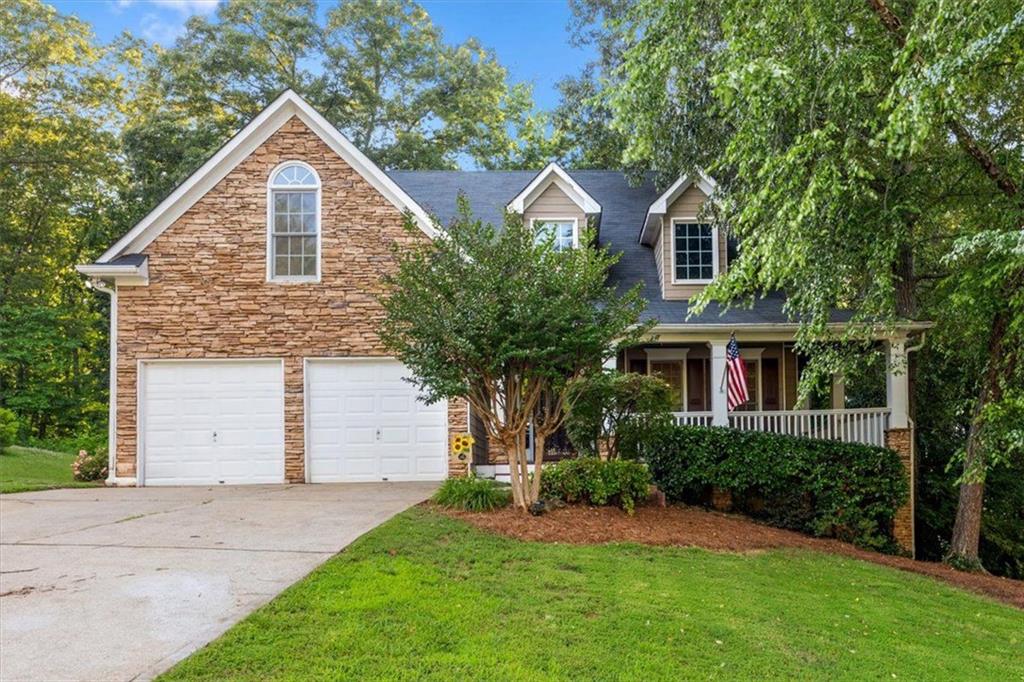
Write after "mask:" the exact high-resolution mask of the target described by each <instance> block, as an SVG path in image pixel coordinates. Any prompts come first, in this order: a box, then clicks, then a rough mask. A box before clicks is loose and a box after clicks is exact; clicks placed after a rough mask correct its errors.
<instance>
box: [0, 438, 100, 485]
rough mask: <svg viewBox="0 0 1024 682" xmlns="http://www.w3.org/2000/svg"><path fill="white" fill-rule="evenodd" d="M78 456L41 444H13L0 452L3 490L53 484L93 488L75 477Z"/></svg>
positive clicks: (0, 477)
mask: <svg viewBox="0 0 1024 682" xmlns="http://www.w3.org/2000/svg"><path fill="white" fill-rule="evenodd" d="M74 461H75V456H74V455H71V454H68V453H66V452H53V451H52V450H40V449H38V448H23V447H19V446H17V445H14V446H11V447H9V448H7V449H6V450H3V451H2V452H0V493H23V492H26V491H29V490H47V489H49V488H90V487H93V486H96V485H100V484H99V483H83V482H81V481H76V480H75V479H73V478H72V477H71V463H72V462H74Z"/></svg>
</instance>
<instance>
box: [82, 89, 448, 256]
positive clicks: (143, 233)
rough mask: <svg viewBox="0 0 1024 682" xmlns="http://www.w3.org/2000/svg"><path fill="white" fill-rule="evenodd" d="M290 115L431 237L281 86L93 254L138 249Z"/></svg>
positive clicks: (391, 185) (367, 164)
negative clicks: (183, 177)
mask: <svg viewBox="0 0 1024 682" xmlns="http://www.w3.org/2000/svg"><path fill="white" fill-rule="evenodd" d="M293 116H295V117H298V118H299V119H300V120H301V121H302V122H303V123H304V124H305V125H306V126H307V127H308V128H309V129H310V130H312V131H313V132H314V133H315V134H316V135H317V136H318V137H319V138H320V139H321V140H323V141H324V142H325V143H326V144H327V146H329V147H330V148H331V149H333V150H334V152H335V153H337V154H338V156H340V157H341V158H342V159H344V160H345V162H346V163H348V164H349V165H350V166H351V167H352V168H353V170H355V171H356V172H357V173H359V175H361V176H362V177H363V178H364V179H365V180H366V181H367V182H368V183H370V185H371V186H372V187H373V188H374V189H376V190H377V191H378V192H380V194H381V195H382V196H384V198H385V199H387V200H388V201H389V202H391V203H392V204H393V205H394V206H395V207H396V208H398V209H399V210H400V211H403V212H404V211H408V212H410V213H411V214H412V216H413V219H414V220H415V221H416V224H417V225H418V226H419V228H420V229H421V230H423V232H424V233H425V234H426V235H427V236H429V237H435V236H436V231H435V229H434V226H433V223H432V222H431V220H430V218H429V216H428V215H427V213H426V212H425V211H424V210H423V209H422V208H421V207H420V206H419V205H418V204H417V203H416V202H415V201H414V200H413V199H412V197H410V196H409V195H408V194H406V193H405V191H404V190H403V189H402V188H401V187H399V186H398V185H397V184H396V183H395V181H394V180H392V179H391V178H390V177H389V176H388V175H387V173H385V172H384V171H383V170H381V168H380V167H379V166H377V164H375V163H374V162H373V161H371V160H370V159H369V158H368V157H367V156H366V155H365V154H363V153H362V152H361V151H359V150H358V149H357V148H356V147H355V145H353V144H352V143H351V142H350V141H349V140H348V138H346V137H345V136H344V135H342V134H341V132H339V131H338V129H337V128H335V127H334V126H333V125H331V123H330V122H329V121H327V119H325V118H324V117H323V116H321V115H320V114H319V113H318V112H317V111H316V110H315V109H313V107H311V106H310V105H309V103H308V102H306V100H304V99H302V98H301V97H299V95H298V94H296V93H295V92H294V91H292V90H286V91H284V92H283V93H281V95H279V96H278V97H277V99H275V100H274V101H273V102H271V103H270V104H269V105H267V107H266V108H264V109H263V111H261V112H260V113H259V114H258V115H257V116H256V117H255V118H254V119H252V120H251V121H249V123H248V124H246V126H245V127H243V128H242V129H241V130H240V131H238V132H237V133H236V134H235V135H234V137H232V138H231V139H230V140H228V142H227V143H226V144H225V145H224V146H223V147H221V148H220V149H219V150H218V151H217V153H216V154H214V155H213V156H212V157H210V158H209V159H208V160H207V161H206V163H204V164H203V165H202V166H200V167H199V170H197V171H195V172H194V173H192V175H190V176H189V177H188V178H187V179H186V180H185V181H184V182H182V183H181V184H180V185H178V187H176V188H175V189H174V191H173V192H171V194H170V195H168V196H167V198H165V199H164V200H163V201H161V202H160V204H159V205H157V207H156V208H154V209H153V210H152V211H150V212H149V213H148V214H147V215H146V216H145V217H144V218H143V219H142V220H140V221H139V222H138V223H137V224H136V225H135V226H134V227H133V228H132V229H131V230H129V232H128V234H126V235H124V236H123V237H121V239H119V240H118V241H117V243H115V244H114V245H113V246H111V247H110V248H109V249H107V250H106V252H104V253H103V255H102V256H100V257H99V258H98V259H97V263H109V262H111V261H113V260H114V259H116V258H118V257H119V256H122V255H124V254H133V253H138V252H139V251H141V250H142V249H144V248H146V246H148V245H149V244H150V243H152V241H153V240H154V239H156V238H157V237H158V236H159V235H160V234H161V233H162V232H163V231H164V230H166V229H167V228H168V227H169V226H170V225H172V224H173V223H174V221H175V220H177V219H178V218H180V217H181V215H182V214H183V213H185V211H187V210H188V209H189V208H191V207H192V206H193V205H194V204H195V203H196V202H197V201H198V200H199V199H200V198H202V197H203V196H204V195H205V194H206V193H207V192H209V191H210V190H211V189H212V188H213V187H214V185H216V184H217V183H218V182H220V180H221V179H223V178H224V176H226V175H227V174H228V173H229V172H231V170H233V169H234V168H235V167H236V166H237V165H238V164H239V163H241V162H242V160H244V159H245V158H246V157H248V156H249V155H250V154H251V153H252V152H253V151H255V150H256V148H258V147H259V146H260V145H261V144H263V143H264V142H265V141H266V140H267V139H268V138H269V137H270V136H271V135H273V134H274V133H275V132H277V130H278V129H280V127H281V126H282V125H284V124H285V123H286V122H287V121H288V120H289V119H291V118H292V117H293Z"/></svg>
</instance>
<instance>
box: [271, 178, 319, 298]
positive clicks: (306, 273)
mask: <svg viewBox="0 0 1024 682" xmlns="http://www.w3.org/2000/svg"><path fill="white" fill-rule="evenodd" d="M268 201H269V203H270V210H269V213H270V216H269V218H270V225H269V230H268V233H269V243H268V245H267V248H268V254H267V262H268V266H267V267H268V270H269V272H268V275H269V279H270V280H271V281H277V282H306V281H316V280H318V279H319V278H320V178H318V177H317V174H316V171H314V170H313V169H312V168H310V167H309V166H307V165H306V164H304V163H299V162H297V161H293V162H289V163H286V164H284V165H282V166H280V167H278V168H277V169H276V170H275V171H274V172H273V173H272V174H271V176H270V185H269V196H268Z"/></svg>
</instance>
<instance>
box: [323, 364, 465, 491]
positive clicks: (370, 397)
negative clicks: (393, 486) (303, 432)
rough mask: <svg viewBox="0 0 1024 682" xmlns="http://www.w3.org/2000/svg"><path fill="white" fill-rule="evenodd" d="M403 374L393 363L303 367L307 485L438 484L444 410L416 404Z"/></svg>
mask: <svg viewBox="0 0 1024 682" xmlns="http://www.w3.org/2000/svg"><path fill="white" fill-rule="evenodd" d="M407 375H408V370H407V369H406V368H405V367H404V366H403V365H402V364H401V363H399V362H397V361H395V360H383V359H382V360H367V361H361V360H360V361H326V360H324V361H321V360H313V361H309V364H308V365H307V371H306V381H307V397H308V402H309V405H308V408H309V434H308V435H307V442H308V443H309V448H310V449H309V455H308V461H309V478H310V480H311V481H313V482H327V481H379V480H382V479H385V480H440V479H443V478H444V476H445V474H446V472H447V425H446V419H447V411H446V410H445V407H444V404H443V403H439V404H435V405H429V406H428V405H425V404H423V403H421V402H420V401H419V400H418V398H417V389H416V387H415V386H414V385H412V384H410V383H409V382H407V381H404V380H403V379H404V378H405V377H406V376H407ZM421 460H423V462H424V463H421Z"/></svg>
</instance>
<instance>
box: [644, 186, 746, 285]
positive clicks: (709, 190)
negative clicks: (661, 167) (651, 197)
mask: <svg viewBox="0 0 1024 682" xmlns="http://www.w3.org/2000/svg"><path fill="white" fill-rule="evenodd" d="M716 187H717V185H716V184H715V181H714V180H712V179H711V178H709V177H707V176H705V175H703V174H697V175H687V176H683V177H681V178H679V179H678V180H676V181H675V182H674V183H673V184H672V186H671V187H669V188H668V189H667V190H666V191H665V193H664V194H662V195H661V196H660V197H658V198H657V199H656V200H655V201H654V203H652V204H651V206H650V208H648V209H647V216H646V217H645V219H644V225H643V228H642V229H641V231H640V243H641V244H644V245H646V246H650V247H652V248H653V250H654V260H655V263H656V264H657V266H658V276H659V278H660V280H661V293H662V297H663V298H665V299H666V300H684V299H689V298H692V297H694V296H696V295H697V294H699V293H700V292H701V291H702V290H703V289H704V287H705V286H707V285H708V284H710V283H711V281H712V280H713V279H714V278H715V277H717V276H718V274H719V273H720V272H724V271H725V269H726V267H727V265H728V263H727V248H726V241H725V234H724V233H723V232H721V231H720V230H719V229H718V228H717V227H716V226H714V225H713V224H712V223H710V222H709V221H708V220H707V219H706V218H705V217H704V216H703V215H702V210H701V209H702V208H703V207H704V202H705V201H707V199H708V197H710V196H711V195H712V194H714V192H715V188H716Z"/></svg>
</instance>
